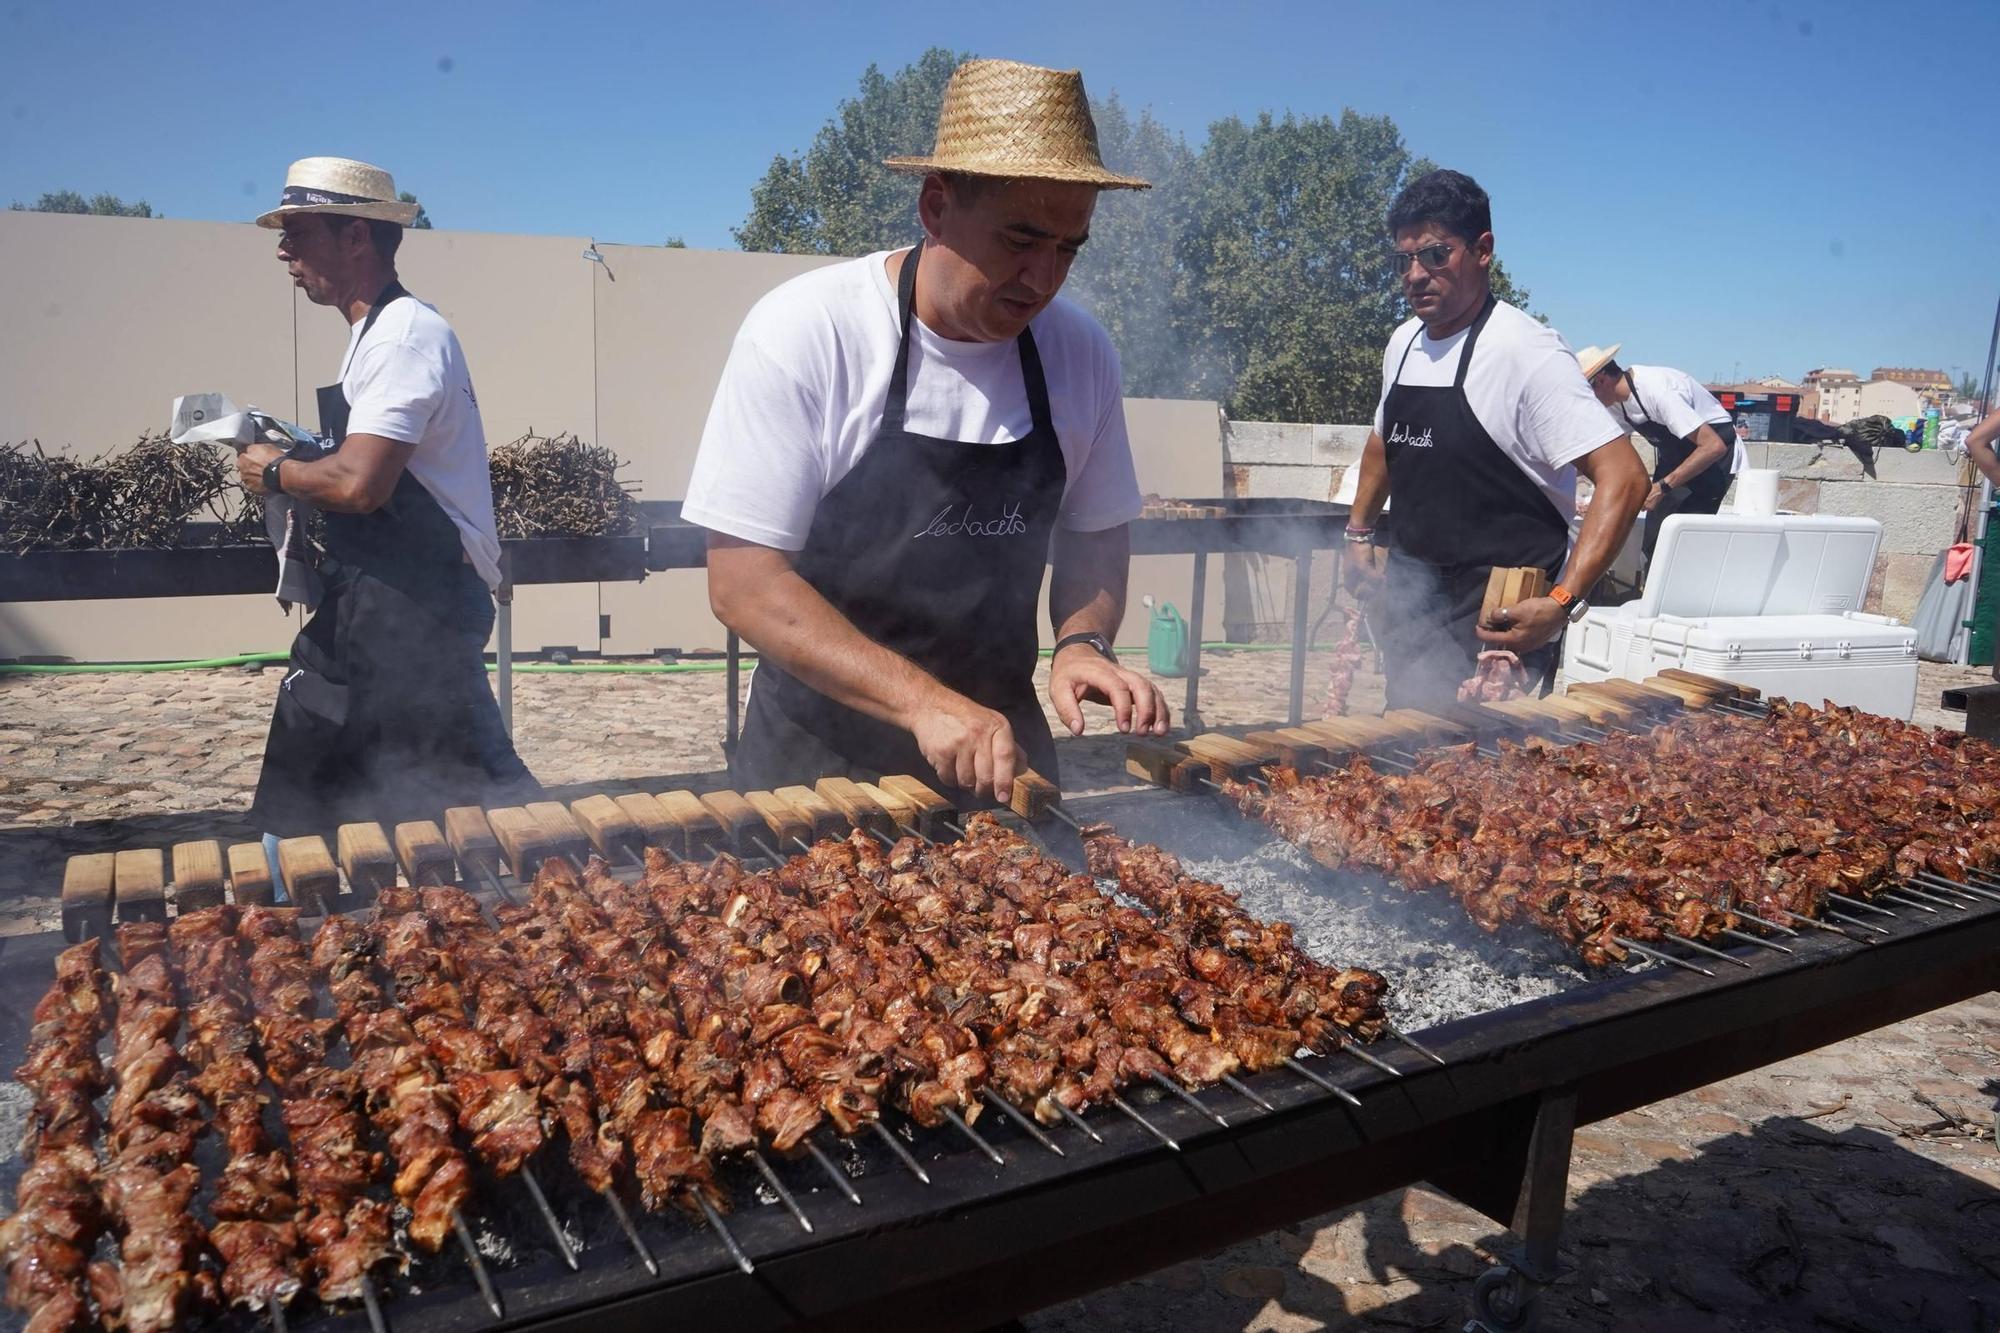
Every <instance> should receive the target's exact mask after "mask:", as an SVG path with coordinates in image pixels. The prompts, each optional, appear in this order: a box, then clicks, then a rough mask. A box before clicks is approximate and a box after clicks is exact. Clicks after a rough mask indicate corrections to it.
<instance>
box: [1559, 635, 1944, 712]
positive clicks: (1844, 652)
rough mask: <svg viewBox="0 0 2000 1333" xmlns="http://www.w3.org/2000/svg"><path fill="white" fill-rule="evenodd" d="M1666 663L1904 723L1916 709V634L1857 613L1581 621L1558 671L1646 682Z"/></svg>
mask: <svg viewBox="0 0 2000 1333" xmlns="http://www.w3.org/2000/svg"><path fill="white" fill-rule="evenodd" d="M1613 609H1616V608H1613ZM1668 667H1679V668H1680V669H1681V670H1683V671H1698V672H1700V673H1701V674H1703V675H1705V676H1717V677H1720V678H1721V679H1723V680H1733V681H1735V682H1737V683H1738V684H1740V685H1754V686H1756V687H1757V688H1758V689H1760V690H1762V691H1763V692H1764V693H1765V694H1778V695H1783V696H1784V697H1785V698H1787V699H1796V700H1798V701H1799V702H1801V703H1808V704H1820V703H1829V704H1843V705H1846V706H1848V707H1853V708H1859V709H1862V710H1864V711H1866V712H1870V713H1879V714H1881V715H1882V716H1883V717H1896V718H1902V719H1904V720H1908V718H1909V716H1910V713H1911V711H1912V710H1913V709H1914V708H1915V707H1916V703H1917V635H1916V631H1915V630H1913V629H1911V628H1910V627H1909V626H1908V625H1902V624H1898V623H1897V622H1896V621H1893V620H1890V619H1889V618H1888V617H1886V616H1872V615H1868V614H1866V613H1864V612H1861V611H1848V612H1845V613H1844V614H1841V615H1837V616H1710V617H1708V618H1705V619H1701V620H1690V619H1686V618H1684V617H1681V616H1657V617H1654V618H1652V619H1649V620H1633V621H1626V622H1622V623H1620V622H1612V623H1609V624H1606V623H1604V622H1601V621H1600V622H1598V623H1592V617H1591V616H1586V617H1585V618H1584V620H1583V622H1582V623H1580V624H1578V625H1575V626H1572V627H1571V629H1570V632H1569V640H1568V642H1567V643H1565V644H1564V647H1563V675H1564V677H1565V678H1566V679H1568V680H1571V681H1584V680H1603V679H1605V678H1606V677H1617V678H1620V679H1624V680H1644V679H1645V678H1646V677H1648V676H1657V675H1658V674H1659V673H1660V672H1661V671H1663V670H1665V669H1666V668H1668Z"/></svg>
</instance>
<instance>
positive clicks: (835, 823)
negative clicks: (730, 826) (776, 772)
mask: <svg viewBox="0 0 2000 1333" xmlns="http://www.w3.org/2000/svg"><path fill="white" fill-rule="evenodd" d="M771 794H772V795H773V796H775V797H777V798H778V799H779V800H781V801H783V802H784V803H785V804H786V805H789V806H790V807H792V809H794V810H796V811H798V812H799V813H800V814H802V815H804V816H805V817H806V819H807V820H808V821H810V822H811V824H812V837H810V838H808V839H806V841H807V842H819V841H821V840H822V839H826V838H844V837H846V836H847V831H848V830H849V829H850V828H852V827H853V825H851V824H849V823H848V822H847V818H846V816H844V815H842V814H841V813H840V811H839V809H838V808H837V807H835V805H834V804H833V802H831V801H829V800H827V799H826V798H825V797H824V796H821V795H820V794H819V793H818V792H816V791H814V790H813V789H812V788H811V787H780V788H778V789H777V790H776V791H774V792H772V793H771Z"/></svg>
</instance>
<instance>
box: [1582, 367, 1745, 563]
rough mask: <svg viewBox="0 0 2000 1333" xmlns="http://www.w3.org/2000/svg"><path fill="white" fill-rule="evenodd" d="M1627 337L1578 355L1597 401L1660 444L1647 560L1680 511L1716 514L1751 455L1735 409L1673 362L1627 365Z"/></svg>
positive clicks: (1649, 503)
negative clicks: (1623, 356) (1622, 356)
mask: <svg viewBox="0 0 2000 1333" xmlns="http://www.w3.org/2000/svg"><path fill="white" fill-rule="evenodd" d="M1624 345H1625V344H1623V343H1613V344H1611V346H1609V347H1586V348H1584V349H1583V350H1582V351H1581V352H1578V353H1577V354H1576V362H1577V366H1578V368H1580V369H1581V370H1582V371H1583V377H1584V378H1585V379H1587V380H1589V381H1590V391H1591V392H1592V393H1594V394H1596V395H1597V401H1598V402H1600V403H1603V404H1604V405H1605V406H1606V407H1608V408H1610V409H1611V411H1612V413H1613V414H1614V415H1616V416H1617V418H1618V420H1619V421H1620V422H1621V423H1622V424H1623V425H1624V426H1625V428H1626V429H1627V430H1629V431H1633V432H1635V433H1637V434H1640V435H1643V436H1645V437H1646V440H1647V442H1648V443H1649V444H1651V445H1652V446H1653V452H1654V455H1655V461H1654V464H1653V489H1652V490H1651V491H1649V492H1647V494H1646V503H1645V504H1644V506H1642V507H1643V508H1644V510H1645V513H1646V537H1645V542H1644V547H1643V549H1644V551H1645V556H1646V559H1648V560H1651V559H1652V558H1653V548H1654V547H1655V546H1656V545H1658V544H1659V540H1660V525H1661V524H1662V523H1665V522H1666V521H1667V519H1668V518H1669V517H1670V516H1672V515H1674V514H1713V513H1715V512H1717V511H1718V510H1720V509H1721V508H1722V497H1723V496H1724V495H1726V494H1728V493H1729V483H1730V479H1731V478H1733V477H1734V476H1735V475H1736V474H1737V473H1738V472H1739V471H1741V470H1742V468H1743V465H1744V463H1745V461H1746V460H1747V457H1748V450H1746V449H1744V447H1743V445H1742V443H1741V442H1740V441H1738V439H1737V438H1736V428H1735V424H1734V422H1733V420H1732V419H1731V417H1730V415H1729V409H1728V408H1726V407H1724V406H1723V405H1722V404H1721V403H1719V402H1717V401H1716V397H1715V395H1714V394H1712V393H1710V392H1709V391H1708V390H1707V389H1705V388H1703V387H1702V383H1701V381H1700V380H1698V379H1696V378H1695V377H1694V376H1692V375H1690V374H1688V373H1687V372H1686V371H1684V370H1675V369H1673V368H1672V367H1671V366H1620V365H1619V364H1618V362H1617V361H1616V360H1615V359H1614V358H1616V357H1617V355H1618V349H1619V348H1620V347H1623V346H1624Z"/></svg>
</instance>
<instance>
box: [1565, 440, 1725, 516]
mask: <svg viewBox="0 0 2000 1333" xmlns="http://www.w3.org/2000/svg"><path fill="white" fill-rule="evenodd" d="M1688 438H1689V439H1690V440H1692V441H1693V442H1694V452H1693V453H1691V454H1689V455H1688V456H1687V457H1686V458H1684V459H1682V460H1681V465H1680V466H1679V467H1677V468H1675V469H1674V470H1673V471H1671V472H1669V473H1667V475H1666V476H1664V477H1661V478H1660V488H1661V489H1662V490H1672V489H1673V488H1674V487H1676V486H1685V485H1687V484H1688V483H1689V482H1691V481H1693V480H1694V479H1695V478H1696V477H1699V476H1700V475H1701V474H1702V473H1704V472H1706V471H1708V470H1709V469H1710V468H1711V467H1713V466H1715V464H1716V462H1717V461H1718V460H1720V459H1721V457H1722V456H1723V455H1724V454H1725V453H1727V452H1729V446H1728V445H1726V444H1724V443H1723V442H1722V436H1721V435H1720V434H1718V433H1717V431H1716V429H1715V427H1713V426H1711V425H1709V424H1708V423H1707V422H1703V423H1702V424H1701V426H1700V428H1699V429H1697V430H1696V431H1695V433H1694V434H1693V435H1690V436H1689V437H1688ZM1580 469H1581V465H1579V470H1580ZM1595 503H1596V502H1595V501H1593V502H1592V505H1593V507H1594V506H1595Z"/></svg>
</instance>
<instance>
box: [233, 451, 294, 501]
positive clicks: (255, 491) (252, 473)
mask: <svg viewBox="0 0 2000 1333" xmlns="http://www.w3.org/2000/svg"><path fill="white" fill-rule="evenodd" d="M284 456H285V451H284V450H283V449H280V448H278V447H277V446H276V445H271V444H265V443H264V442H263V441H262V440H258V441H256V442H255V443H252V444H246V445H244V446H243V452H242V453H240V454H238V455H236V479H237V480H238V481H240V482H242V483H243V489H244V490H246V491H248V492H250V494H252V495H268V494H270V492H268V491H266V490H265V489H264V469H265V468H266V467H268V466H270V462H271V460H272V459H274V458H283V457H284Z"/></svg>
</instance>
